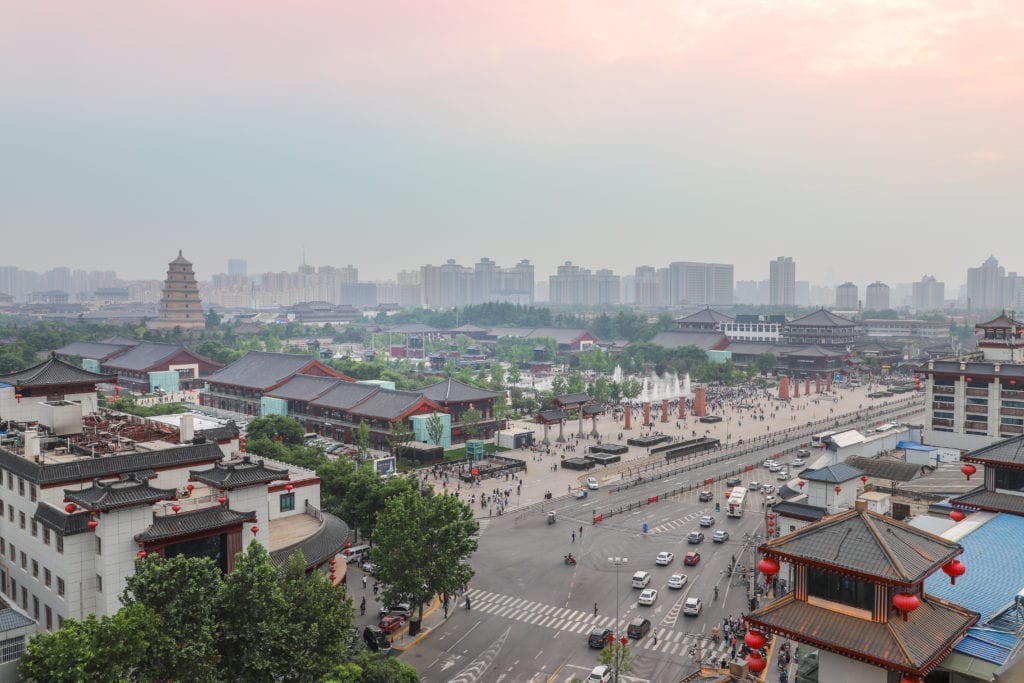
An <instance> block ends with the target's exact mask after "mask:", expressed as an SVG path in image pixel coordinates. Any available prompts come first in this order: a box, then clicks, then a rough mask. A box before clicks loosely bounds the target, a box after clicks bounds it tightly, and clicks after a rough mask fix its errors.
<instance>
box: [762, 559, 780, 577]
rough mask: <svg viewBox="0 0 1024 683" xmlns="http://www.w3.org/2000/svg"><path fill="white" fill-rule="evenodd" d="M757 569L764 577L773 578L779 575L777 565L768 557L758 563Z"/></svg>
mask: <svg viewBox="0 0 1024 683" xmlns="http://www.w3.org/2000/svg"><path fill="white" fill-rule="evenodd" d="M757 568H758V570H759V571H760V572H761V573H762V574H764V575H765V576H775V575H776V574H778V573H779V563H778V562H777V561H776V560H773V559H772V558H770V557H766V558H764V559H763V560H761V561H760V562H758V563H757Z"/></svg>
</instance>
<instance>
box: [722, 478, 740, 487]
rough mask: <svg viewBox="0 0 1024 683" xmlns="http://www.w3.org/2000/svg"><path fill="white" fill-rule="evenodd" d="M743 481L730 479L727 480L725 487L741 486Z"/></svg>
mask: <svg viewBox="0 0 1024 683" xmlns="http://www.w3.org/2000/svg"><path fill="white" fill-rule="evenodd" d="M741 481H742V480H741V479H740V478H739V477H729V478H728V479H726V480H725V485H726V486H729V487H733V486H739V485H740V483H741Z"/></svg>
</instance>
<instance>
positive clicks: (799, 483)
mask: <svg viewBox="0 0 1024 683" xmlns="http://www.w3.org/2000/svg"><path fill="white" fill-rule="evenodd" d="M806 483H807V482H806V481H798V482H797V484H796V485H797V486H799V487H800V488H803V487H804V485H805V484H806Z"/></svg>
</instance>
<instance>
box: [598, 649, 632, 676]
mask: <svg viewBox="0 0 1024 683" xmlns="http://www.w3.org/2000/svg"><path fill="white" fill-rule="evenodd" d="M599 658H600V661H601V663H602V664H604V665H605V666H607V667H608V668H609V669H611V670H612V671H614V672H615V680H618V678H619V675H620V674H627V673H629V672H630V671H632V670H633V653H632V652H630V650H629V645H628V642H627V644H623V642H622V641H621V640H613V641H612V642H611V643H609V644H608V645H605V646H604V648H602V650H601V654H600V656H599Z"/></svg>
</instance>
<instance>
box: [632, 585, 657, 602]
mask: <svg viewBox="0 0 1024 683" xmlns="http://www.w3.org/2000/svg"><path fill="white" fill-rule="evenodd" d="M657 599H658V591H656V590H655V589H653V588H645V589H643V590H642V591H641V592H640V597H639V598H637V602H639V603H640V604H641V605H653V604H654V601H655V600H657Z"/></svg>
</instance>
